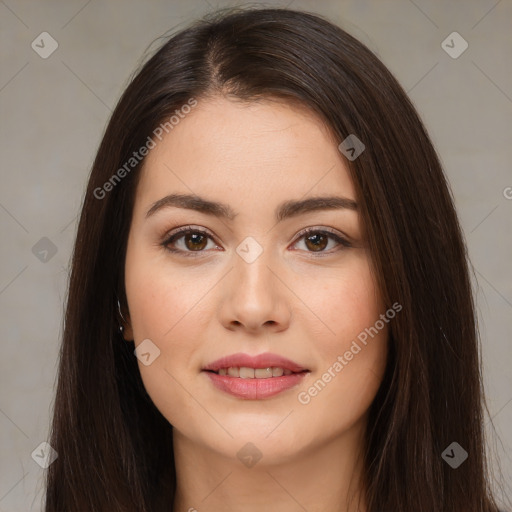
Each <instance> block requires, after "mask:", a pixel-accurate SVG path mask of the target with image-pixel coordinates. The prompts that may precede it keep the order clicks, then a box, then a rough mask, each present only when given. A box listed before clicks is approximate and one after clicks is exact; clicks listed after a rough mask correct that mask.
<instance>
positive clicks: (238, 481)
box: [173, 425, 366, 512]
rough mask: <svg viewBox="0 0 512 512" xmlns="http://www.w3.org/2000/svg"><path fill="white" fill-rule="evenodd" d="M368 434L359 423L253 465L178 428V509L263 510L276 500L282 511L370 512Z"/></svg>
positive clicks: (175, 438)
mask: <svg viewBox="0 0 512 512" xmlns="http://www.w3.org/2000/svg"><path fill="white" fill-rule="evenodd" d="M363 433H364V430H363V429H362V428H361V425H357V426H354V427H353V428H352V429H351V430H350V431H347V432H345V433H344V434H343V436H341V437H338V438H335V439H332V440H330V441H329V442H326V443H324V444H323V445H321V446H316V445H315V446H314V447H311V448H306V449H304V450H302V451H301V452H300V453H294V454H293V455H291V456H290V457H288V458H287V460H279V461H276V460H272V459H271V458H270V457H268V456H265V455H263V457H262V458H261V460H259V461H258V462H257V463H256V464H255V465H254V466H252V467H251V468H249V467H246V466H244V465H243V464H242V463H241V462H240V461H239V460H238V458H236V457H227V456H226V455H224V454H221V453H218V452H215V451H212V450H211V449H209V448H207V447H205V446H203V445H198V444H197V443H194V442H193V441H191V440H190V439H188V438H186V437H184V436H183V435H182V434H181V433H180V432H177V431H176V430H175V429H173V442H174V459H175V467H176V485H177V486H176V494H175V499H174V504H173V511H174V512H194V511H197V512H200V511H202V510H205V511H206V510H212V511H217V510H222V511H223V512H237V511H240V510H243V511H244V512H260V511H261V510H266V509H268V507H269V505H271V506H272V509H273V510H279V511H280V512H292V511H293V512H297V511H298V510H307V511H308V512H320V511H325V510H329V511H332V512H365V511H366V507H365V503H364V493H363V492H361V489H362V472H363V461H362V446H363ZM236 451H237V449H236V448H235V449H234V452H236Z"/></svg>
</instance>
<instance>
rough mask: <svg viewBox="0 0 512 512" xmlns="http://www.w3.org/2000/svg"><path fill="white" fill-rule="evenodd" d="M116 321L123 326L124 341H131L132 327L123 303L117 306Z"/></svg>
mask: <svg viewBox="0 0 512 512" xmlns="http://www.w3.org/2000/svg"><path fill="white" fill-rule="evenodd" d="M117 316H118V321H119V324H120V325H122V326H123V338H124V339H125V340H126V341H133V329H132V322H131V318H130V314H129V313H128V308H127V307H126V306H124V305H122V306H121V305H119V306H118V315H117Z"/></svg>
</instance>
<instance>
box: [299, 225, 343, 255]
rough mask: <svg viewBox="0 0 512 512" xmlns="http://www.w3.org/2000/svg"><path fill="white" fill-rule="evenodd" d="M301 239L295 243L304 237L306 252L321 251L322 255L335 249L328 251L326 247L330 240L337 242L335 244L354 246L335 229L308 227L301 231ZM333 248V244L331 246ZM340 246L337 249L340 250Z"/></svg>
mask: <svg viewBox="0 0 512 512" xmlns="http://www.w3.org/2000/svg"><path fill="white" fill-rule="evenodd" d="M298 236H299V240H298V241H297V242H295V244H294V245H296V244H298V242H299V241H301V240H302V239H304V246H305V247H306V249H305V250H306V252H313V253H321V254H322V255H323V254H325V253H327V254H331V253H333V252H336V250H335V251H331V250H329V251H326V250H325V248H326V247H327V246H328V245H329V242H333V241H334V242H335V245H336V244H338V245H341V246H342V247H341V248H343V247H352V244H351V243H350V242H349V241H348V240H347V239H345V238H344V237H342V236H341V235H339V234H338V233H335V232H334V231H329V230H327V229H325V228H324V229H319V228H306V229H304V230H303V231H301V232H300V233H299V235H298ZM331 248H332V246H331ZM341 248H338V249H337V250H340V249H341Z"/></svg>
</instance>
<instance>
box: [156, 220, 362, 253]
mask: <svg viewBox="0 0 512 512" xmlns="http://www.w3.org/2000/svg"><path fill="white" fill-rule="evenodd" d="M192 233H195V234H197V233H199V234H201V235H204V236H206V237H207V238H209V239H210V240H212V241H213V242H214V243H215V240H214V239H213V237H212V235H210V234H209V233H208V232H206V231H204V230H202V229H198V228H193V227H192V226H183V227H181V228H178V229H177V230H176V231H175V232H174V233H172V234H171V235H170V236H168V237H167V238H166V239H165V240H164V241H163V242H162V244H161V245H162V247H163V248H164V249H165V250H166V251H169V252H171V253H180V254H182V255H184V256H186V257H189V256H190V257H193V258H195V257H198V256H199V255H200V254H201V253H204V252H206V251H205V250H201V251H183V250H181V249H173V248H170V247H169V244H171V243H175V242H176V240H179V239H180V238H182V237H183V236H184V235H187V234H192ZM310 234H321V235H326V236H327V237H329V238H330V239H332V240H334V241H335V242H337V243H338V244H339V245H341V246H342V247H341V248H340V247H339V248H338V249H335V250H334V251H333V250H332V249H331V250H330V251H319V252H317V253H315V252H314V251H306V252H309V253H311V254H312V255H313V257H315V258H317V257H322V256H325V255H329V254H333V253H334V252H337V251H339V250H342V248H349V247H353V246H352V244H351V243H350V242H349V241H348V240H347V239H345V238H343V237H342V236H340V235H338V234H337V233H335V232H333V231H330V230H328V229H327V228H324V229H318V228H306V229H303V230H302V231H301V232H299V233H298V235H297V240H296V241H295V242H294V244H293V245H295V244H296V243H297V242H299V241H300V240H301V239H303V238H305V237H307V236H308V235H310Z"/></svg>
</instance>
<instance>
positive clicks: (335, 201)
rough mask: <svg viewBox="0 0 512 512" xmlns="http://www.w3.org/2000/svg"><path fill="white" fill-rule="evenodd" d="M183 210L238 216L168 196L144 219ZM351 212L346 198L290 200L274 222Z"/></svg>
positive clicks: (193, 198)
mask: <svg viewBox="0 0 512 512" xmlns="http://www.w3.org/2000/svg"><path fill="white" fill-rule="evenodd" d="M170 207H176V208H185V209H188V210H195V211H197V212H200V213H204V214H206V215H211V216H214V217H219V218H223V219H227V220H230V221H232V220H234V219H235V217H236V216H237V215H238V213H236V212H235V211H234V210H233V209H232V208H231V207H230V206H229V205H227V204H223V203H219V202H217V201H210V200H208V199H205V198H202V197H200V196H197V195H193V194H170V195H168V196H165V197H163V198H162V199H159V200H158V201H156V202H155V203H153V204H152V205H151V207H150V208H149V210H148V211H147V213H146V219H147V218H149V217H151V216H152V215H154V214H155V213H156V212H158V211H160V210H162V209H164V208H170ZM341 209H347V210H353V211H357V203H356V202H355V201H354V200H352V199H348V198H346V197H339V196H327V197H309V198H307V199H303V200H298V201H297V200H290V201H285V202H283V203H281V204H280V205H279V206H278V207H277V209H276V212H275V219H276V222H281V221H283V220H285V219H289V218H291V217H296V216H298V215H301V214H304V213H308V212H313V211H320V210H341Z"/></svg>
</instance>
